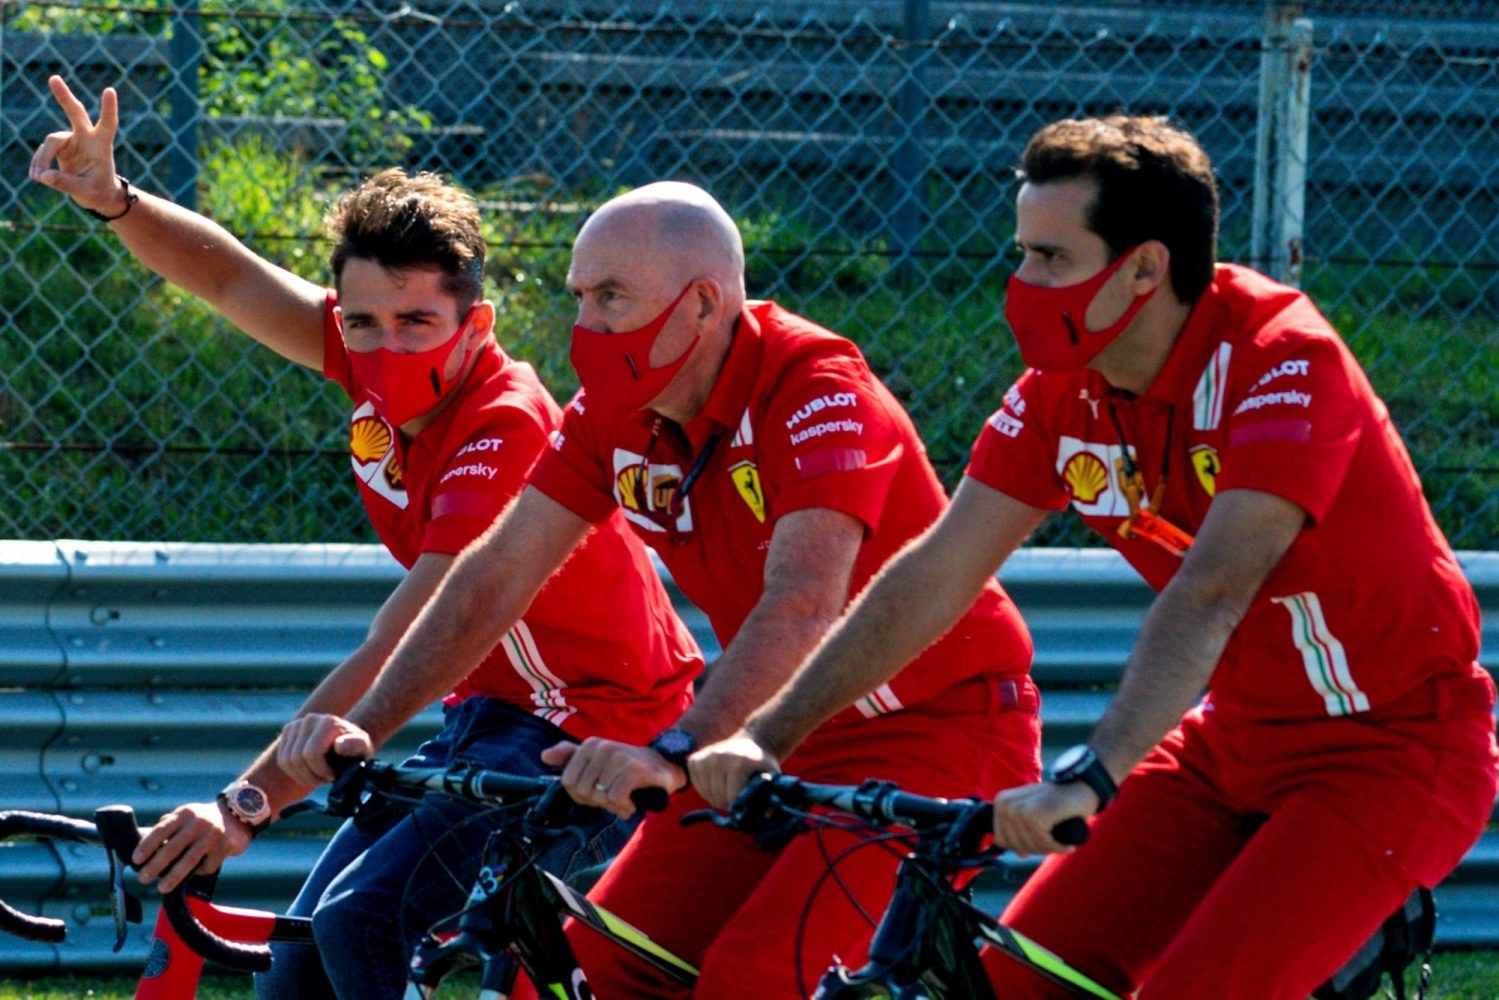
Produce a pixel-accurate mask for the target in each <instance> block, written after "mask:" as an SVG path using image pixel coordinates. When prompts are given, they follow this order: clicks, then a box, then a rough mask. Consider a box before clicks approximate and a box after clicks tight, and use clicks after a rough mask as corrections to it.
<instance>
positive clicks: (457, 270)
mask: <svg viewBox="0 0 1499 1000" xmlns="http://www.w3.org/2000/svg"><path fill="white" fill-rule="evenodd" d="M324 221H325V225H326V226H327V229H328V233H329V235H330V236H331V237H332V239H333V241H334V246H333V255H332V260H331V264H332V267H333V283H334V284H335V285H337V284H339V282H340V280H341V279H342V278H343V271H344V264H346V263H348V261H349V260H350V259H353V258H357V259H359V260H372V261H374V262H375V263H377V264H379V265H380V266H381V267H383V268H386V269H387V270H392V271H400V270H405V269H407V268H436V269H438V270H440V271H441V272H442V273H443V281H442V289H443V291H445V292H447V293H448V294H449V295H452V296H453V298H455V299H457V300H458V314H459V315H460V316H462V315H463V314H464V313H465V312H467V311H468V309H469V307H470V306H472V305H473V304H474V303H475V302H477V301H479V300H480V299H481V298H483V296H484V254H485V251H486V250H487V247H486V246H485V244H484V235H483V233H482V232H480V229H479V208H478V206H477V205H475V204H474V199H473V198H471V197H469V196H468V194H466V193H465V192H463V191H460V190H459V189H458V188H456V187H454V186H453V185H451V184H449V183H447V182H446V181H445V180H443V179H442V178H441V177H440V176H438V175H437V174H433V173H427V172H422V173H419V174H414V175H410V176H408V175H407V174H406V172H405V171H404V170H402V169H401V168H400V167H391V168H390V169H388V170H382V171H380V172H379V173H378V174H376V175H375V176H373V177H371V178H370V179H369V180H367V181H365V182H364V183H363V184H360V185H359V186H358V187H356V188H354V189H353V190H350V191H346V192H345V193H344V194H343V196H342V197H340V198H339V199H338V203H337V204H335V205H334V206H333V208H332V209H331V210H330V211H329V212H328V217H327V219H326V220H324Z"/></svg>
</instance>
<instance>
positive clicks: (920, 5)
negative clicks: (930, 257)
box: [893, 0, 931, 277]
mask: <svg viewBox="0 0 1499 1000" xmlns="http://www.w3.org/2000/svg"><path fill="white" fill-rule="evenodd" d="M930 13H931V7H930V4H929V3H928V0H906V2H905V19H904V23H903V25H902V30H901V41H902V42H904V45H902V46H901V48H900V52H901V53H902V56H903V58H902V63H903V66H904V69H905V73H904V75H903V78H902V79H901V84H900V93H899V95H898V96H897V98H896V101H897V111H898V113H899V115H900V126H901V137H900V142H899V143H898V144H897V145H896V147H895V154H894V157H893V159H894V163H893V166H894V171H895V195H896V202H895V211H894V213H893V214H894V220H893V221H894V228H895V244H896V250H897V252H898V254H899V260H900V273H901V274H902V276H904V277H910V276H911V275H912V273H913V265H912V260H913V258H914V255H915V253H916V245H917V244H918V243H919V242H920V239H921V207H922V200H923V198H922V178H923V176H924V174H925V169H924V166H923V162H922V161H923V156H922V150H921V122H922V119H923V118H924V117H925V115H926V79H925V77H926V73H925V69H926V61H927V49H926V45H925V43H926V41H927V39H928V37H929V36H930V33H931V32H930V20H931V17H930Z"/></svg>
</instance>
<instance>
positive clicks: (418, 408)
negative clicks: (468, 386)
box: [339, 309, 474, 427]
mask: <svg viewBox="0 0 1499 1000" xmlns="http://www.w3.org/2000/svg"><path fill="white" fill-rule="evenodd" d="M473 317H474V311H473V309H470V310H469V311H468V315H466V316H464V317H463V322H462V323H460V324H458V332H457V333H455V334H453V335H452V336H451V337H449V338H448V339H447V340H445V341H443V342H442V343H441V344H438V345H437V346H436V347H431V348H428V349H427V350H425V351H418V352H416V353H415V354H402V353H400V352H399V351H392V350H390V349H389V348H386V347H377V348H376V349H375V350H373V351H350V352H349V367H350V368H351V369H353V372H354V379H355V381H357V382H358V383H359V385H360V387H362V388H363V389H364V392H365V395H367V396H369V399H370V403H371V404H372V405H373V406H374V407H375V412H376V413H378V414H380V416H382V417H384V418H385V419H386V420H387V421H389V422H390V424H391V426H393V427H400V426H401V425H402V424H404V423H406V422H407V421H409V420H414V419H416V418H417V417H419V416H421V415H422V414H423V413H426V412H427V411H429V410H431V409H432V408H433V407H434V406H436V405H437V404H438V403H440V402H442V399H443V397H444V396H446V395H447V394H448V392H449V391H450V390H451V389H452V388H453V386H455V385H457V384H458V380H459V379H460V378H461V377H462V376H463V369H464V367H465V365H466V364H467V363H468V355H467V354H465V355H464V357H463V360H464V364H461V365H459V366H458V374H456V375H454V376H453V377H452V378H451V379H449V378H444V377H443V374H442V372H443V368H444V367H446V366H447V362H448V359H449V358H450V357H452V354H453V351H454V349H455V348H456V347H457V346H458V342H459V341H460V340H462V339H463V337H464V336H465V335H467V333H468V331H469V325H470V324H471V323H472V322H473ZM342 333H343V319H342V317H340V318H339V334H340V335H342Z"/></svg>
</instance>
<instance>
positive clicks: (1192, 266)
mask: <svg viewBox="0 0 1499 1000" xmlns="http://www.w3.org/2000/svg"><path fill="white" fill-rule="evenodd" d="M1016 175H1017V176H1018V177H1019V178H1020V179H1021V180H1022V181H1026V182H1028V183H1031V184H1046V183H1048V182H1051V181H1065V180H1073V179H1076V178H1085V179H1088V180H1092V181H1094V182H1095V183H1096V184H1097V185H1098V194H1097V195H1096V196H1095V197H1094V199H1093V201H1092V203H1091V204H1090V205H1089V206H1088V210H1087V222H1088V228H1089V229H1091V230H1092V231H1093V232H1095V233H1097V234H1098V235H1099V236H1100V237H1102V238H1103V241H1104V242H1105V243H1106V244H1108V247H1109V253H1110V257H1111V258H1113V259H1117V258H1118V257H1119V255H1120V254H1122V253H1124V252H1125V251H1126V250H1128V249H1130V248H1131V247H1134V246H1138V245H1139V244H1141V243H1144V242H1145V241H1146V240H1159V241H1160V242H1162V243H1164V244H1165V245H1166V248H1167V249H1168V250H1170V251H1171V284H1172V287H1173V288H1174V289H1175V291H1176V294H1177V296H1178V297H1179V298H1180V299H1181V300H1182V301H1184V302H1192V301H1195V300H1196V299H1197V298H1198V297H1199V296H1200V295H1202V293H1203V291H1204V290H1205V289H1206V288H1207V286H1208V285H1209V284H1210V283H1211V282H1212V280H1213V265H1214V263H1215V262H1216V259H1217V255H1218V185H1217V183H1216V182H1215V181H1214V179H1213V164H1212V161H1210V160H1209V159H1208V155H1207V153H1205V152H1204V151H1203V149H1202V147H1201V146H1200V145H1198V144H1197V140H1196V139H1195V138H1194V137H1193V136H1192V134H1191V133H1190V132H1188V131H1187V130H1186V129H1184V128H1181V127H1180V126H1178V125H1174V124H1172V123H1171V122H1170V121H1168V120H1167V119H1166V118H1164V117H1144V116H1140V117H1134V116H1129V115H1109V116H1107V117H1104V118H1068V119H1064V120H1063V121H1058V122H1052V123H1051V124H1050V125H1047V126H1046V127H1045V128H1043V129H1041V131H1039V132H1037V133H1036V134H1035V135H1034V136H1032V137H1031V141H1030V142H1029V143H1027V144H1026V147H1025V152H1024V153H1023V154H1021V159H1020V167H1019V168H1018V169H1017V170H1016Z"/></svg>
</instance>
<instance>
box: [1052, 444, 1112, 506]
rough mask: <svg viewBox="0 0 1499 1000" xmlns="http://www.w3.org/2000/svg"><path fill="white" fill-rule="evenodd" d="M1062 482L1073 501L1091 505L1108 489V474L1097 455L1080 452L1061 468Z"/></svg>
mask: <svg viewBox="0 0 1499 1000" xmlns="http://www.w3.org/2000/svg"><path fill="white" fill-rule="evenodd" d="M1062 482H1064V483H1066V484H1067V489H1068V491H1069V492H1071V494H1072V497H1073V499H1074V500H1077V501H1079V502H1080V503H1092V502H1093V501H1095V500H1097V499H1098V497H1099V495H1100V494H1102V493H1103V491H1104V490H1106V489H1108V487H1109V473H1108V470H1107V469H1105V468H1104V467H1103V462H1101V461H1100V460H1099V458H1098V456H1097V455H1094V454H1091V453H1090V452H1086V451H1080V452H1078V453H1077V454H1076V455H1073V456H1072V457H1071V458H1069V459H1068V460H1067V464H1066V465H1065V466H1063V467H1062Z"/></svg>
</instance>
